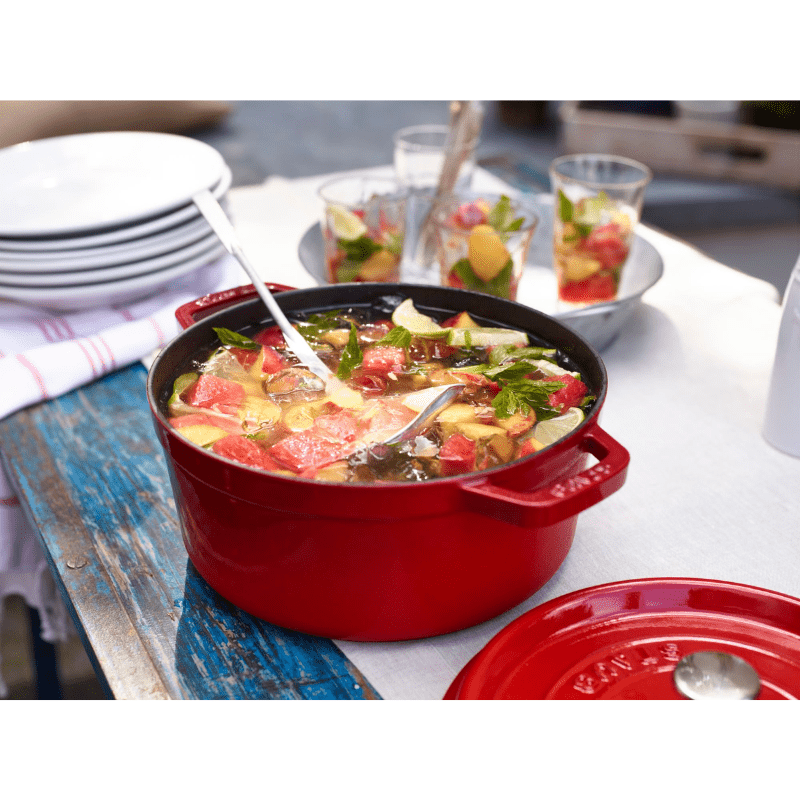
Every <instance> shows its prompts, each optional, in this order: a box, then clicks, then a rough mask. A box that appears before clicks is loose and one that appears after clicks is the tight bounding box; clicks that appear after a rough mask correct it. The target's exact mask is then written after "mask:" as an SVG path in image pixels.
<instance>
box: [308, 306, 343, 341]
mask: <svg viewBox="0 0 800 800" xmlns="http://www.w3.org/2000/svg"><path fill="white" fill-rule="evenodd" d="M343 313H344V312H343V311H323V312H320V313H319V314H312V315H311V316H310V317H309V318H308V319H307V320H303V321H302V322H298V323H297V332H298V333H299V334H300V335H301V336H302V337H303V338H304V339H309V340H313V339H319V338H320V337H321V336H322V334H323V333H327V332H328V331H333V330H336V329H337V328H344V327H346V326H347V325H348V324H349V323H348V322H344V321H343V320H342V318H341V317H342V314H343Z"/></svg>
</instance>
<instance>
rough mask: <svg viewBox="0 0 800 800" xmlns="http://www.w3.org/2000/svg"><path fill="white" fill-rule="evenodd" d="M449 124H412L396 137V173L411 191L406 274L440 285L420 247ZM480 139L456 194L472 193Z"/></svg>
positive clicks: (460, 173) (467, 160)
mask: <svg viewBox="0 0 800 800" xmlns="http://www.w3.org/2000/svg"><path fill="white" fill-rule="evenodd" d="M449 131H450V128H449V126H448V125H411V126H410V127H407V128H401V129H400V130H399V131H397V132H396V133H395V135H394V170H395V175H396V176H397V180H398V181H400V183H401V184H402V185H403V186H405V187H406V188H407V189H408V190H409V197H408V215H407V221H406V232H407V240H408V247H407V251H406V259H405V263H404V266H403V271H404V272H405V273H406V275H407V276H408V277H409V279H410V280H412V281H414V282H417V283H438V282H439V276H438V270H437V269H436V264H435V263H427V261H426V257H425V253H424V252H423V249H422V248H421V247H420V246H419V237H420V233H421V232H422V226H423V224H424V222H425V220H426V219H427V217H428V215H429V214H430V211H431V208H432V204H433V199H434V197H435V195H436V188H437V186H438V184H439V175H440V173H441V171H442V165H443V164H444V157H445V143H446V141H447V136H448V133H449ZM477 143H478V142H477V139H475V140H474V141H472V142H468V143H467V144H466V147H467V149H468V153H469V155H468V156H467V157H466V158H465V159H464V161H463V162H462V164H461V167H460V169H459V171H458V176H457V178H456V183H455V187H454V189H455V191H463V190H468V189H469V187H470V186H471V184H472V176H473V173H474V171H475V148H476V146H477Z"/></svg>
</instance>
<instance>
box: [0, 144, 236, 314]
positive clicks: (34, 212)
mask: <svg viewBox="0 0 800 800" xmlns="http://www.w3.org/2000/svg"><path fill="white" fill-rule="evenodd" d="M230 185H231V171H230V169H229V168H228V167H227V165H226V164H225V162H224V160H223V158H222V156H221V155H220V154H219V153H218V152H217V151H216V150H215V149H214V148H213V147H209V146H208V145H206V144H204V143H202V142H199V141H196V140H194V139H190V138H187V137H184V136H175V135H172V134H161V133H139V132H111V133H89V134H80V135H75V136H59V137H56V138H52V139H41V140H38V141H33V142H25V143H23V144H19V145H14V146H12V147H7V148H5V149H2V150H0V298H3V299H9V300H16V301H18V302H22V303H29V304H32V305H37V306H43V307H45V308H53V309H58V310H74V309H85V308H92V307H95V306H100V305H109V304H119V303H125V302H129V301H131V300H134V299H137V298H140V297H145V296H148V295H151V294H155V293H156V292H157V291H159V289H161V288H163V287H164V286H166V285H167V284H168V283H170V282H171V281H173V280H175V279H176V278H179V277H182V276H184V275H187V274H188V273H191V272H192V271H194V270H198V269H200V268H202V267H204V266H206V265H207V264H209V263H211V262H213V261H215V260H217V259H219V258H220V257H221V256H222V255H223V254H224V252H225V251H224V248H223V247H222V245H221V243H220V242H219V240H218V239H217V237H216V236H215V234H214V233H212V231H211V229H210V228H209V226H208V223H207V222H206V221H205V219H204V218H203V217H202V216H201V215H200V212H199V211H198V210H197V208H196V206H195V205H194V204H193V203H192V200H191V199H192V197H193V196H194V195H195V194H197V193H198V192H200V191H203V190H206V189H208V190H211V192H212V193H213V194H214V196H215V197H216V198H217V199H218V200H220V201H221V202H223V203H224V196H225V193H226V192H227V191H228V189H229V188H230Z"/></svg>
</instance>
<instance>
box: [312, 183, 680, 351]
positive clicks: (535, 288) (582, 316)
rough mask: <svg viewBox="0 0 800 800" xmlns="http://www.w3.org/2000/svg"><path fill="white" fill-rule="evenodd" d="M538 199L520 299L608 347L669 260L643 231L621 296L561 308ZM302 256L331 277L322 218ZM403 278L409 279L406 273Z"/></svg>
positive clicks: (547, 203)
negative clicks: (645, 237) (324, 247)
mask: <svg viewBox="0 0 800 800" xmlns="http://www.w3.org/2000/svg"><path fill="white" fill-rule="evenodd" d="M534 199H535V201H536V205H537V207H538V210H539V217H540V219H539V224H538V225H537V226H536V232H535V233H534V236H533V241H532V242H531V246H530V249H529V250H528V258H527V260H526V263H525V272H524V273H523V276H522V279H521V280H520V284H519V290H518V292H517V302H519V303H522V304H524V305H527V306H530V307H531V308H535V309H536V310H537V311H542V312H544V313H545V314H549V315H550V316H553V317H556V318H558V319H559V320H560V321H561V322H563V323H564V324H565V325H568V326H569V327H570V328H572V329H573V330H575V331H577V332H578V333H579V334H581V335H582V336H583V337H585V338H586V339H587V340H588V341H589V342H591V343H592V344H593V345H594V346H595V347H596V348H597V349H598V350H602V349H603V348H604V347H607V346H608V345H609V344H611V342H612V341H613V340H614V339H615V338H616V337H617V335H618V334H619V333H620V331H621V329H622V326H623V324H624V322H625V320H627V319H628V317H629V316H630V315H631V314H632V313H633V311H634V310H635V309H636V307H637V306H638V305H639V303H640V302H641V298H642V295H643V294H644V293H645V292H646V291H647V290H648V289H649V288H650V287H652V286H653V285H654V284H655V283H657V282H658V281H659V280H660V279H661V276H662V274H663V272H664V262H663V261H662V259H661V256H660V255H659V253H658V251H657V250H656V249H655V247H653V245H651V244H650V243H649V242H647V241H645V240H644V239H642V238H641V237H640V236H634V241H633V244H632V245H631V253H630V257H629V260H628V263H627V264H626V266H625V270H624V271H623V275H622V281H621V284H620V290H619V296H618V297H617V299H616V300H615V301H614V302H611V303H597V304H596V305H593V306H587V307H586V308H580V309H575V310H570V311H560V310H558V308H557V306H556V300H557V287H556V279H555V274H554V272H553V250H552V238H553V198H552V196H550V195H536V196H535V198H534ZM298 256H299V258H300V263H301V264H302V265H303V266H304V267H305V268H306V270H307V271H308V272H309V273H310V274H311V275H312V276H313V277H314V278H315V279H316V280H317V281H319V282H320V283H321V284H325V283H328V279H327V277H326V275H325V257H324V250H323V245H322V232H321V230H320V225H319V223H316V224H314V225H312V226H311V227H310V228H309V229H308V230H307V231H306V233H305V234H304V235H303V238H302V239H301V240H300V245H299V247H298ZM403 279H404V280H408V278H405V276H404V277H403ZM408 282H417V281H412V280H408Z"/></svg>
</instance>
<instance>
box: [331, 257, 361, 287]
mask: <svg viewBox="0 0 800 800" xmlns="http://www.w3.org/2000/svg"><path fill="white" fill-rule="evenodd" d="M363 263H364V262H363V261H350V259H348V258H345V259H344V260H343V261H341V262H340V263H339V266H338V267H336V282H337V283H352V282H353V281H354V280H355V279H356V277H357V276H358V273H359V272H361V266H362V264H363Z"/></svg>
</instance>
